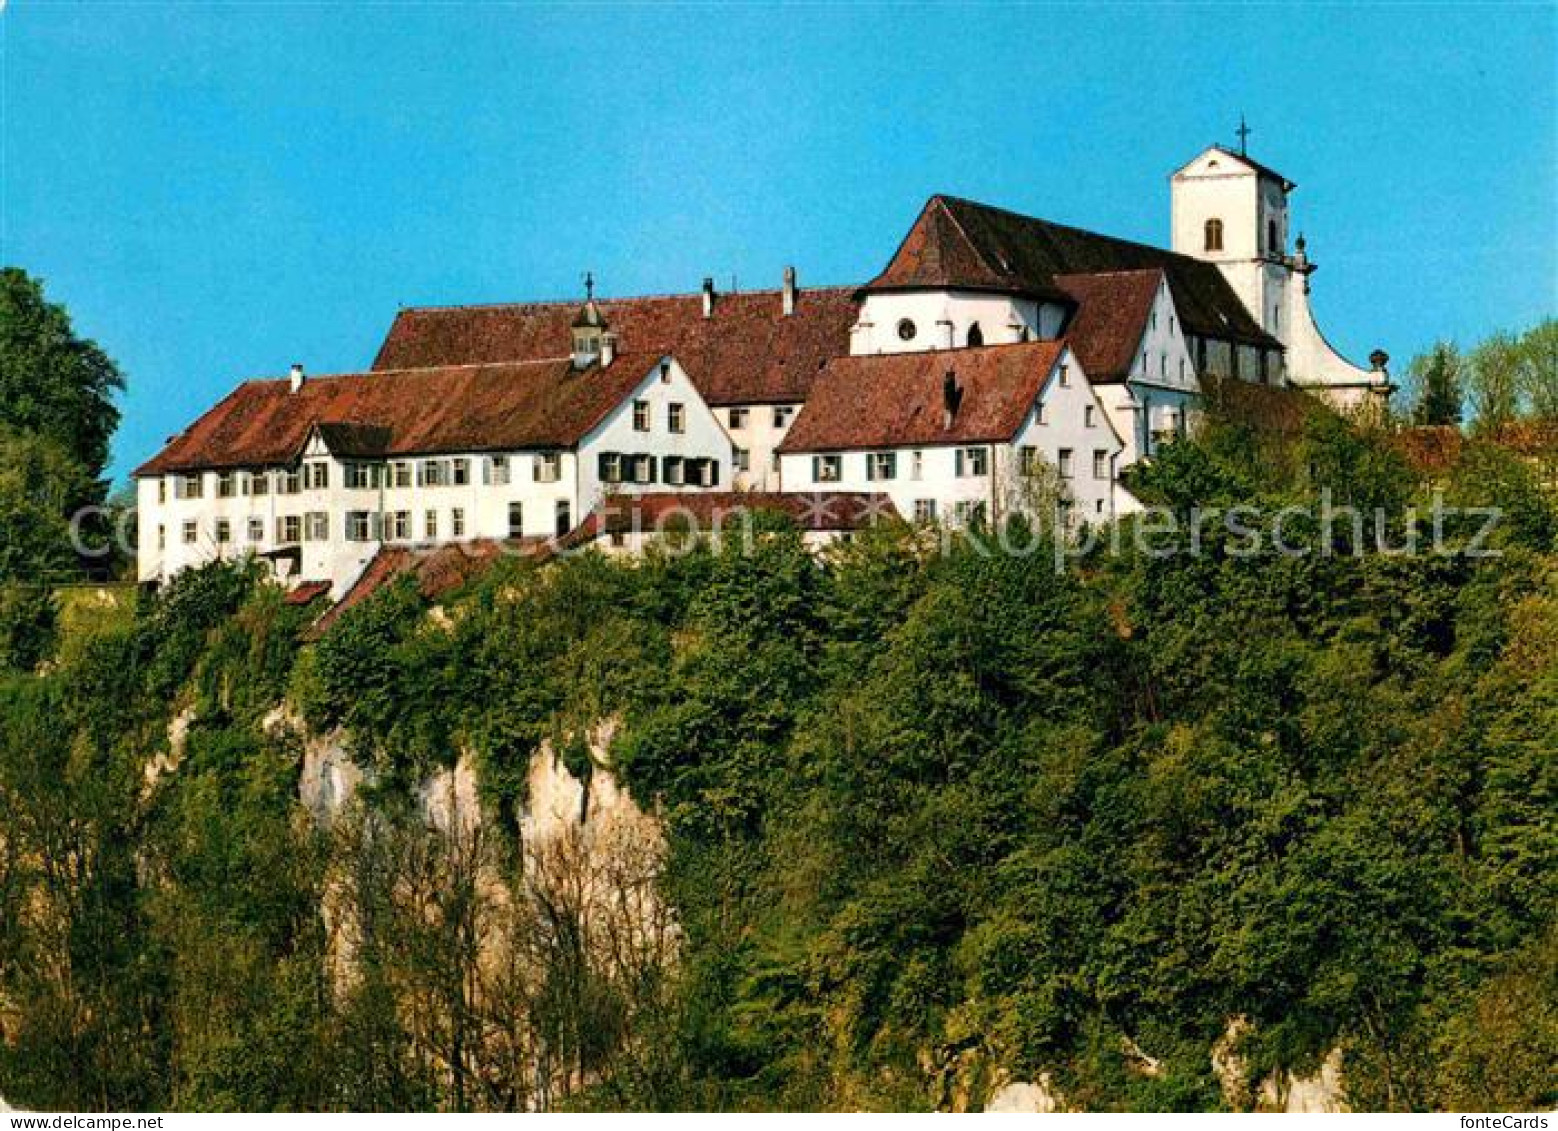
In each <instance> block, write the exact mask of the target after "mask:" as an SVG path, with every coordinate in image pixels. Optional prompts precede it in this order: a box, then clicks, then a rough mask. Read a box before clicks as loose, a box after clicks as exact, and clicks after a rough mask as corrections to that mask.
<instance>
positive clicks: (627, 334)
mask: <svg viewBox="0 0 1558 1131" xmlns="http://www.w3.org/2000/svg"><path fill="white" fill-rule="evenodd" d="M854 290H855V289H854V288H853V287H822V288H802V289H800V290H799V291H798V292H797V293H796V299H795V311H794V313H793V314H790V315H788V316H786V315H785V313H784V309H783V300H782V298H781V295H780V292H778V291H746V292H742V293H739V294H729V295H717V296H716V297H715V299H714V311H713V315H712V316H711V317H709V318H704V316H703V296H702V295H701V294H686V295H661V296H651V297H645V298H623V299H596V300H594V302H595V306H596V308H597V310H598V312H599V315H600V317H601V319H602V320H603V321H604V323H605V326H606V328H607V329H609V330H611V331H612V332H613V333H615V334H616V335H617V340H618V342H619V344H620V348H622V349H623V350H631V351H633V352H635V353H637V352H646V351H647V352H654V353H661V354H674V355H675V356H676V359H677V361H678V362H680V363H681V365H682V367H683V368H684V369H686V370H687V374H688V376H689V377H691V378H692V381H693V384H695V385H696V386H697V387H698V391H699V393H701V394H702V396H703V399H704V400H706V401H708V402H709V403H710V404H711V405H731V404H774V403H793V402H798V401H803V400H805V399H806V394H807V392H808V391H810V389H811V383H812V380H813V379H814V378H815V377H816V375H817V370H818V369H820V368H821V366H822V363H823V362H824V361H826V360H827V359H828V358H830V357H835V356H837V355H839V354H843V353H848V352H849V330H850V327H851V326H853V325H854V323H855V318H856V304H855V300H854ZM578 313H579V304H578V303H576V302H532V303H518V304H512V305H503V306H450V307H411V308H407V309H405V310H402V311H401V312H400V313H399V314H398V315H396V317H395V321H394V324H393V325H391V326H390V330H389V334H388V335H387V336H386V337H385V339H384V344H383V345H382V346H380V348H379V356H378V357H377V359H375V361H374V363H373V367H374V369H376V370H382V369H412V368H421V367H425V366H436V365H466V364H478V363H486V362H496V361H535V360H540V359H545V358H561V357H566V356H567V355H568V353H569V351H570V349H571V348H572V337H571V334H570V329H571V326H572V324H573V322H574V319H575V317H576V316H577V315H578Z"/></svg>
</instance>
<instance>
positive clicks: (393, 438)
mask: <svg viewBox="0 0 1558 1131" xmlns="http://www.w3.org/2000/svg"><path fill="white" fill-rule="evenodd" d="M659 360H660V355H659V354H636V355H633V354H630V355H626V356H622V355H619V356H618V357H617V359H616V361H615V362H614V363H613V364H612V365H611V366H609V367H608V368H606V369H601V368H599V367H592V368H590V369H586V370H582V371H581V370H575V369H573V368H572V366H571V364H570V363H569V362H568V361H566V360H563V361H539V362H510V363H506V364H501V365H458V366H447V367H443V368H438V369H411V370H396V371H385V372H378V373H352V374H345V375H341V376H334V377H312V378H310V379H309V380H308V381H307V382H306V383H305V384H304V385H303V387H302V388H301V389H299V390H298V391H297V392H295V393H294V392H292V391H291V388H290V387H289V385H288V382H287V381H286V380H285V379H283V380H260V381H246V382H244V383H243V384H242V385H239V386H238V388H237V389H235V390H233V392H232V393H230V394H228V396H227V397H226V398H225V399H223V400H222V401H220V402H219V403H218V404H217V405H216V407H215V408H212V409H211V410H210V411H209V412H207V413H206V414H205V415H204V416H202V417H201V418H200V419H199V420H197V421H195V423H194V424H192V425H191V426H190V427H189V428H188V429H187V430H185V431H184V432H183V433H181V434H180V435H178V436H176V437H174V439H173V440H172V441H171V442H170V443H169V444H168V446H167V447H166V448H164V449H163V450H162V452H161V453H160V454H158V455H157V456H156V457H154V458H153V459H151V460H150V461H149V462H147V463H145V464H143V465H142V466H141V467H139V468H137V469H136V471H135V474H136V475H161V474H164V473H166V472H170V471H186V470H198V469H202V468H229V467H258V466H265V465H271V464H286V463H290V462H292V461H293V460H295V459H296V458H297V455H298V453H299V451H300V450H301V449H302V445H303V442H304V440H305V439H306V438H307V436H308V433H309V430H310V429H311V428H313V427H314V426H315V425H321V426H335V425H354V426H357V427H354V428H351V429H339V428H336V429H326V432H327V435H348V436H353V437H356V438H358V439H360V438H361V437H363V436H370V435H371V436H374V437H376V442H375V444H374V447H375V451H376V453H377V454H379V455H384V456H407V455H420V454H431V453H439V452H480V451H498V450H512V449H516V448H550V447H571V446H572V445H574V444H576V443H578V442H579V440H580V439H581V438H582V437H583V436H584V435H585V434H586V433H587V432H588V431H589V430H590V429H591V428H593V427H594V426H595V425H596V424H598V423H599V422H600V421H601V419H602V418H603V417H604V416H605V415H606V414H607V413H608V412H609V411H610V410H611V409H612V408H614V407H615V406H616V405H618V404H620V403H621V402H622V400H623V399H624V398H625V397H626V396H627V395H628V394H629V393H630V392H632V390H633V389H634V388H635V387H636V386H637V385H638V383H639V382H640V381H642V380H643V378H644V376H645V375H646V374H648V373H649V371H650V370H651V369H652V368H653V367H654V365H655V363H656V362H658V361H659ZM363 426H372V428H371V429H370V428H367V427H363ZM383 430H387V431H388V435H387V436H385V435H384V434H383Z"/></svg>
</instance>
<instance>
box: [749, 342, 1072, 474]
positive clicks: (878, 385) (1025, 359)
mask: <svg viewBox="0 0 1558 1131" xmlns="http://www.w3.org/2000/svg"><path fill="white" fill-rule="evenodd" d="M1065 348H1066V344H1065V343H1064V342H1027V343H1022V344H1018V345H1002V346H979V347H976V348H974V349H961V350H931V351H926V352H921V353H890V354H873V355H863V356H858V357H839V358H835V359H834V360H833V361H831V362H829V363H828V366H827V368H826V369H824V370H823V371H822V375H821V376H820V377H819V378H818V379H817V384H816V385H815V386H813V388H812V394H811V397H810V398H809V399H808V400H807V401H806V405H805V407H804V408H802V409H801V412H800V415H799V416H797V417H796V418H795V423H794V424H792V425H791V426H790V431H789V434H788V435H787V436H786V437H785V439H784V442H783V443H782V444H781V445H780V446H779V450H780V451H781V452H817V451H839V450H843V449H852V448H888V447H902V446H906V445H911V444H956V443H986V442H995V441H1002V440H1009V439H1011V438H1012V436H1013V435H1015V434H1016V432H1017V429H1018V428H1019V427H1020V426H1021V425H1022V422H1023V418H1024V417H1025V416H1027V414H1028V410H1029V408H1031V407H1032V405H1033V402H1034V399H1035V398H1036V397H1037V396H1038V395H1039V393H1040V392H1041V391H1042V390H1043V388H1044V383H1045V381H1046V380H1047V379H1048V378H1049V375H1050V372H1051V370H1053V369H1054V367H1055V364H1056V362H1057V361H1059V360H1060V357H1061V354H1062V353H1063V352H1064V351H1065ZM948 373H951V374H953V376H954V379H955V382H956V386H957V388H958V389H960V390H961V398H960V401H959V404H958V409H957V412H956V413H955V414H954V416H953V419H952V424H951V427H946V425H945V419H944V418H945V413H944V404H945V384H946V376H947V374H948Z"/></svg>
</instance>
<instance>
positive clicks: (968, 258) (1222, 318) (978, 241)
mask: <svg viewBox="0 0 1558 1131" xmlns="http://www.w3.org/2000/svg"><path fill="white" fill-rule="evenodd" d="M1151 268H1157V269H1159V270H1162V271H1163V272H1164V274H1166V275H1167V276H1168V282H1169V290H1170V291H1172V292H1173V296H1174V305H1175V307H1176V308H1177V309H1178V311H1179V318H1180V321H1181V322H1182V323H1183V324H1184V327H1185V329H1186V330H1187V331H1189V332H1190V333H1192V334H1198V335H1201V336H1203V337H1209V338H1220V339H1223V340H1226V341H1236V342H1244V343H1247V344H1250V345H1259V346H1263V347H1265V348H1267V349H1281V348H1282V343H1281V342H1279V341H1277V339H1275V338H1273V337H1272V336H1271V335H1270V334H1268V333H1266V331H1265V330H1263V329H1262V328H1261V326H1260V324H1259V323H1258V322H1256V321H1255V319H1254V318H1252V317H1251V316H1250V312H1249V311H1248V310H1247V309H1245V306H1244V303H1242V302H1241V301H1240V300H1239V296H1238V295H1237V294H1235V293H1234V290H1233V288H1232V287H1231V286H1229V284H1228V280H1227V279H1225V278H1224V277H1223V273H1222V272H1221V271H1220V270H1218V268H1217V266H1216V264H1213V263H1207V262H1204V261H1202V260H1199V259H1192V258H1191V257H1190V256H1187V255H1179V254H1177V253H1175V252H1172V251H1165V250H1164V249H1163V248H1158V247H1151V246H1149V245H1147V244H1139V243H1132V242H1131V241H1130V240H1121V239H1115V238H1114V237H1113V236H1104V235H1099V234H1098V233H1097V232H1089V231H1084V230H1083V229H1081V228H1068V227H1066V226H1065V225H1063V224H1052V223H1050V222H1049V221H1048V220H1040V219H1037V218H1036V217H1033V216H1023V215H1021V214H1019V213H1016V212H1008V211H1006V210H1005V209H1003V208H993V207H991V206H990V205H988V204H978V203H976V202H974V201H972V200H961V199H959V198H958V197H954V196H933V197H931V198H930V200H929V201H927V202H926V204H925V207H924V208H923V209H922V210H921V212H920V215H919V218H918V219H917V220H915V222H914V226H913V227H912V228H910V229H909V234H908V235H907V236H905V237H904V241H903V243H902V244H901V245H900V246H899V248H898V251H897V252H896V253H894V255H893V258H892V261H891V262H890V263H888V265H887V269H886V270H885V271H883V272H882V273H881V274H880V275H878V276H877V277H876V278H875V279H873V280H872V281H871V282H870V283H868V284H867V285H866V286H865V288H864V290H865V291H894V290H917V289H922V288H926V287H953V288H956V287H966V288H969V289H971V290H988V291H1001V292H1005V293H1010V294H1018V295H1025V296H1029V297H1033V298H1041V299H1050V300H1052V301H1057V302H1063V303H1064V302H1069V301H1071V296H1070V295H1069V294H1067V292H1066V291H1065V290H1064V289H1063V288H1061V287H1060V286H1059V285H1057V283H1056V276H1058V275H1092V274H1098V273H1101V272H1107V271H1139V270H1146V269H1151Z"/></svg>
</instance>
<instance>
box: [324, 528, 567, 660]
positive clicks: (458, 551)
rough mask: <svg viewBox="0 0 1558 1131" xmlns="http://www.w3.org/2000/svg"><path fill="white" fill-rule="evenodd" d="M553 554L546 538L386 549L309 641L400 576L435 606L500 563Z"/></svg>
mask: <svg viewBox="0 0 1558 1131" xmlns="http://www.w3.org/2000/svg"><path fill="white" fill-rule="evenodd" d="M551 549H552V544H551V543H550V542H549V541H547V540H546V539H543V538H525V539H518V540H513V541H500V540H496V539H483V540H480V541H474V542H451V543H448V544H446V545H442V546H384V547H382V548H381V549H380V550H379V552H378V553H377V554H375V555H374V556H373V560H372V561H370V562H369V563H368V564H367V565H366V566H364V567H363V571H362V573H361V574H360V575H359V576H358V578H357V580H356V581H355V582H353V583H352V587H351V588H350V589H348V590H347V591H346V592H345V593H344V594H343V595H342V597H341V599H340V601H338V602H336V604H335V607H334V608H332V609H330V610H329V611H328V612H326V613H325V615H324V616H322V617H320V618H319V620H318V621H317V622H315V624H314V626H313V628H312V630H311V631H310V633H309V635H310V637H311V638H315V639H317V638H318V637H319V636H322V635H323V634H324V633H325V632H326V631H328V630H329V628H330V626H331V625H333V624H334V623H335V622H336V621H338V620H340V619H341V617H342V616H344V615H345V614H346V612H347V611H348V610H349V609H351V608H353V607H355V606H357V605H360V604H362V602H364V601H366V600H367V599H368V598H369V597H371V596H373V595H374V594H375V593H377V592H378V591H379V590H381V589H383V588H384V587H385V586H386V585H389V584H390V583H391V582H393V581H394V580H395V579H396V578H397V577H399V576H401V575H402V574H405V573H410V574H412V575H414V576H415V577H416V579H417V588H418V590H419V591H420V592H421V594H422V596H423V597H425V598H426V599H427V600H429V601H432V600H436V599H437V598H439V597H441V596H443V595H444V594H445V593H448V592H449V591H450V590H453V589H458V588H459V587H460V586H461V585H464V584H465V583H466V582H468V581H471V580H472V579H474V578H476V577H479V576H481V574H482V573H484V572H485V571H486V570H487V569H489V568H490V567H491V566H492V564H493V563H494V562H496V561H497V560H498V559H499V558H501V557H504V556H506V555H512V556H517V557H528V558H538V557H539V558H544V557H546V556H548V555H549V554H550V552H551Z"/></svg>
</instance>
